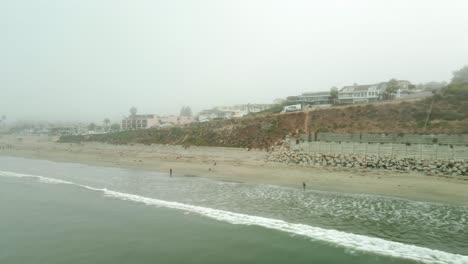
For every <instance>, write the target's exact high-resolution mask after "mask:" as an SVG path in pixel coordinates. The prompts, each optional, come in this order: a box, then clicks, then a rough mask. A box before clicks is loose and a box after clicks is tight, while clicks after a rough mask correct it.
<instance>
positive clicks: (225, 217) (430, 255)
mask: <svg viewBox="0 0 468 264" xmlns="http://www.w3.org/2000/svg"><path fill="white" fill-rule="evenodd" d="M0 175H1V176H12V177H32V178H37V179H39V181H41V182H44V183H62V184H74V185H76V186H80V187H83V188H86V189H89V190H93V191H101V192H103V193H104V195H105V196H107V197H112V198H117V199H121V200H126V201H133V202H139V203H144V204H147V205H154V206H157V207H166V208H172V209H178V210H183V211H185V212H192V213H197V214H199V215H203V216H206V217H209V218H213V219H216V220H219V221H223V222H228V223H231V224H242V225H253V226H261V227H265V228H269V229H275V230H280V231H284V232H288V233H291V234H295V235H301V236H305V237H309V238H312V239H314V240H318V241H324V242H327V243H330V244H334V245H339V246H342V247H344V248H346V249H347V250H357V251H361V252H369V253H373V254H380V255H385V256H392V257H397V258H404V259H410V260H415V261H420V262H424V263H431V264H442V263H444V264H445V263H451V264H468V256H463V255H459V254H453V253H448V252H444V251H440V250H434V249H429V248H424V247H419V246H414V245H408V244H403V243H399V242H394V241H388V240H384V239H381V238H374V237H368V236H363V235H356V234H351V233H346V232H342V231H337V230H330V229H324V228H319V227H314V226H309V225H304V224H295V223H289V222H286V221H283V220H277V219H271V218H265V217H259V216H252V215H246V214H240V213H233V212H229V211H224V210H218V209H212V208H207V207H201V206H194V205H189V204H183V203H178V202H170V201H164V200H159V199H154V198H149V197H144V196H139V195H135V194H129V193H122V192H117V191H112V190H107V189H105V188H104V189H101V188H94V187H90V186H86V185H80V184H75V183H72V182H68V181H62V180H57V179H52V178H47V177H43V176H37V175H28V174H19V173H13V172H3V171H0Z"/></svg>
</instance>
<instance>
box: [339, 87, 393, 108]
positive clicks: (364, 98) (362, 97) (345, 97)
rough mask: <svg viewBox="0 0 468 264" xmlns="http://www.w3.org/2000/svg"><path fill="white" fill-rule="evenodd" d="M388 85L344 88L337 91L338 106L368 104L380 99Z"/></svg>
mask: <svg viewBox="0 0 468 264" xmlns="http://www.w3.org/2000/svg"><path fill="white" fill-rule="evenodd" d="M387 85H388V83H386V82H382V83H377V84H370V85H357V84H354V85H351V86H344V87H343V88H341V89H340V90H339V91H338V102H339V103H340V104H357V103H370V102H375V101H378V100H380V99H381V98H382V94H383V91H384V90H385V89H386V88H387Z"/></svg>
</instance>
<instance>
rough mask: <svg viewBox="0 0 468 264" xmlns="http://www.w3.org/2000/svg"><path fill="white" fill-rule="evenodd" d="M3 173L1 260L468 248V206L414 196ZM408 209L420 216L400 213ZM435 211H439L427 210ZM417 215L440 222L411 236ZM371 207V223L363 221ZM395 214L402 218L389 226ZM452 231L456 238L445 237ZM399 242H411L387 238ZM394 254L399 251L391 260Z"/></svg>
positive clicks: (37, 165) (21, 167) (410, 257)
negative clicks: (418, 200) (363, 246)
mask: <svg viewBox="0 0 468 264" xmlns="http://www.w3.org/2000/svg"><path fill="white" fill-rule="evenodd" d="M0 171H2V172H0V216H1V217H0V263H2V264H3V263H12V264H20V263H21V264H22V263H44V264H45V263H71V264H75V263H113V264H114V263H418V262H424V263H468V262H467V260H468V258H466V257H464V256H462V255H466V254H463V253H464V252H463V250H464V249H466V248H464V247H463V246H464V245H467V244H468V240H463V236H464V235H465V234H466V232H467V230H466V228H467V227H466V225H465V222H463V219H466V218H465V217H466V210H467V208H466V207H452V206H448V205H439V204H426V203H417V204H416V205H414V207H411V206H410V205H411V204H412V202H410V201H403V200H395V199H391V198H383V197H373V198H372V197H368V196H348V195H340V194H332V193H323V192H313V191H311V192H310V193H306V194H304V192H300V191H299V190H294V189H287V188H284V189H283V188H278V187H273V186H253V185H244V184H240V183H220V182H213V181H208V180H204V179H197V178H191V177H182V175H179V176H177V175H176V177H174V178H172V179H170V178H168V177H167V176H166V175H163V174H152V173H144V172H137V171H129V170H121V169H114V168H98V167H91V166H83V165H77V164H63V163H53V162H47V161H34V160H26V159H16V158H2V157H0ZM11 172H14V173H11ZM19 173H23V174H19ZM24 174H28V175H31V176H25V175H24ZM15 175H16V176H15ZM34 175H39V176H43V177H48V178H37V177H36V176H34ZM49 178H50V179H61V180H64V181H68V182H73V184H64V183H61V182H57V181H53V180H48V179H49ZM86 186H87V187H92V188H86ZM93 188H95V189H93ZM101 188H106V189H101ZM375 199H376V200H375ZM167 201H175V202H177V203H170V202H167ZM307 202H313V203H314V204H315V205H314V206H311V205H307V204H308V203H307ZM347 203H350V204H351V205H348V206H346V204H347ZM379 203H380V206H377V205H378V204H379ZM386 203H390V204H393V207H392V210H393V214H400V216H399V217H398V218H397V217H395V216H393V218H392V213H391V212H389V210H387V209H386V208H387V206H390V205H387V204H386ZM407 203H409V204H407ZM325 204H326V205H325ZM338 204H341V205H340V206H338ZM352 204H354V205H352ZM357 204H360V205H359V208H360V207H363V208H367V210H364V209H362V211H361V212H358V211H360V210H355V212H354V214H355V215H356V216H358V217H357V219H354V218H350V217H349V214H350V213H349V211H352V208H358V205H357ZM193 205H196V206H193ZM332 207H333V208H332ZM348 207H349V208H348ZM368 207H369V208H368ZM371 207H374V209H370V208H371ZM327 208H328V209H327ZM376 208H377V209H376ZM378 208H380V209H378ZM418 208H419V209H418ZM400 209H401V210H400ZM410 209H412V210H414V211H415V212H413V213H412V214H407V215H406V214H405V213H403V212H405V210H410ZM372 210H373V211H372ZM379 210H380V211H379ZM398 210H400V211H398ZM438 210H439V211H441V210H445V212H443V213H441V212H438ZM296 211H297V212H296ZM230 212H235V213H230ZM371 212H372V213H371ZM383 212H385V213H383ZM397 212H398V213H397ZM429 212H431V213H432V215H430V216H427V214H428V213H429ZM236 213H237V214H236ZM239 213H241V214H239ZM382 214H383V215H385V214H386V217H382V216H381V215H382ZM401 214H404V215H403V216H401ZM413 214H414V215H416V216H419V217H422V216H424V217H425V218H426V219H432V220H431V221H432V222H431V223H428V224H421V225H419V226H420V232H419V233H420V234H419V235H418V232H417V231H414V233H413V234H412V235H408V234H406V232H407V231H406V230H411V229H413V228H417V227H418V225H416V224H414V223H413V224H411V223H410V219H411V215H413ZM364 215H369V216H368V217H369V218H375V219H374V220H373V221H371V220H369V219H366V220H359V219H360V218H363V217H364ZM439 215H440V216H441V217H440V218H441V219H440V222H442V223H447V221H451V223H452V225H453V224H454V225H457V228H458V229H457V232H458V233H455V229H453V228H454V227H452V229H453V231H452V229H450V228H447V227H445V228H442V226H443V225H442V224H440V225H436V224H434V223H437V221H436V219H435V218H437V217H439ZM450 215H458V216H456V217H455V216H451V217H452V218H450ZM255 216H261V218H256V217H255ZM444 217H445V219H444ZM388 218H390V219H392V220H391V221H394V222H398V221H400V222H399V223H394V224H393V225H392V224H390V223H387V222H386V220H385V219H388ZM407 218H410V219H407ZM274 219H282V220H284V221H281V222H279V223H278V222H275V221H277V220H274ZM396 219H400V220H396ZM379 221H380V231H379V228H378V226H379V225H378V224H377V222H379ZM362 223H368V225H367V226H365V225H362ZM297 224H302V225H297ZM426 225H427V226H426ZM430 225H432V226H433V229H432V233H431V234H428V233H427V232H426V230H430ZM316 227H320V228H325V229H320V228H319V229H316ZM396 227H397V228H398V227H401V229H395V228H396ZM405 228H406V229H405ZM323 230H325V231H323ZM330 230H332V231H330ZM333 230H337V231H341V232H338V233H333V232H334V231H333ZM421 230H424V231H425V232H426V233H424V232H421ZM301 232H304V234H299V233H301ZM399 232H401V235H399ZM437 232H439V233H438V234H437ZM450 232H452V233H450ZM464 232H465V233H464ZM353 234H360V235H361V236H356V235H353ZM372 234H375V235H372ZM348 235H349V236H348ZM450 235H452V236H453V237H452V239H449V238H448V237H446V236H450ZM392 237H400V241H398V239H389V238H392ZM375 238H377V240H374V239H375ZM380 238H384V239H385V240H378V239H380ZM401 240H402V241H403V242H406V243H397V244H391V243H393V242H392V241H396V242H401ZM449 240H450V241H451V242H449V243H445V242H444V243H442V242H438V243H437V241H449ZM369 241H370V242H369ZM388 241H389V242H388ZM411 241H419V242H420V243H411ZM354 242H356V243H354ZM359 243H368V244H366V245H368V246H369V247H368V248H367V249H368V250H366V249H364V250H361V249H360V248H358V246H357V245H359ZM387 243H390V244H389V246H386V244H387ZM410 244H417V246H418V247H416V248H412V246H411V245H410ZM439 244H443V245H442V246H438V245H439ZM392 250H393V251H392ZM395 254H396V255H397V256H398V257H392V256H395ZM405 254H406V255H405ZM431 254H433V255H434V256H433V257H428V255H431Z"/></svg>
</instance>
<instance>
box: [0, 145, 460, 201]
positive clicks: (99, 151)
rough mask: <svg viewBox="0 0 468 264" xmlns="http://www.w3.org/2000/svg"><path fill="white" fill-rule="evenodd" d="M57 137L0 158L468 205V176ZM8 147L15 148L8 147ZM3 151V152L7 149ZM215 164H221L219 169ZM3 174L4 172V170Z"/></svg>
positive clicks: (14, 147)
mask: <svg viewBox="0 0 468 264" xmlns="http://www.w3.org/2000/svg"><path fill="white" fill-rule="evenodd" d="M55 140H56V138H49V137H32V136H30V137H23V141H21V142H20V141H18V140H17V138H16V137H12V136H1V137H0V155H3V156H16V157H25V158H34V159H46V160H52V161H58V162H75V163H84V164H90V165H100V166H111V167H121V168H132V169H143V170H155V171H162V172H168V171H169V168H172V169H173V171H174V174H175V175H194V176H201V177H209V178H214V179H218V180H227V181H239V182H246V183H261V184H273V185H281V186H288V187H294V188H302V185H301V184H302V181H305V182H306V183H307V186H308V188H311V189H316V190H323V191H337V192H347V193H364V194H378V195H385V196H393V197H400V198H407V199H413V200H420V201H436V202H447V203H455V204H462V205H468V177H440V176H427V175H423V174H419V173H414V172H411V173H402V172H394V171H386V170H371V171H369V170H357V169H338V168H321V167H302V166H297V165H287V164H277V163H268V162H265V161H264V160H265V155H266V153H265V152H262V151H256V150H252V151H248V150H245V149H232V148H214V147H190V148H187V149H184V148H183V147H180V146H163V145H153V146H144V145H133V146H115V145H109V144H103V143H93V142H90V143H84V144H69V143H56V142H55ZM7 145H9V146H10V148H5V146H7ZM2 147H3V148H2ZM215 162H216V165H214V164H215ZM0 169H1V168H0Z"/></svg>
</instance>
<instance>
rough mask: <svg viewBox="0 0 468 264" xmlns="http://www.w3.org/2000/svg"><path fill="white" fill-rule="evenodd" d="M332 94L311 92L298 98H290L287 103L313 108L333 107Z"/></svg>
mask: <svg viewBox="0 0 468 264" xmlns="http://www.w3.org/2000/svg"><path fill="white" fill-rule="evenodd" d="M330 97H331V94H330V92H329V91H328V92H310V93H303V94H301V95H298V96H289V97H288V98H287V99H286V101H287V102H288V103H293V104H298V103H300V104H303V105H311V106H319V105H320V106H327V105H331V102H330Z"/></svg>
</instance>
